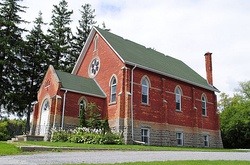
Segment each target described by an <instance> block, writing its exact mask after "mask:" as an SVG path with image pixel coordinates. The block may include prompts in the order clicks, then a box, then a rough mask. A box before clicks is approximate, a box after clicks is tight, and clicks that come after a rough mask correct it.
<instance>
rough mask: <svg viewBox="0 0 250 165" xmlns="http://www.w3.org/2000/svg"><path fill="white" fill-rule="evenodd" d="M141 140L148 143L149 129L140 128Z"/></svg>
mask: <svg viewBox="0 0 250 165" xmlns="http://www.w3.org/2000/svg"><path fill="white" fill-rule="evenodd" d="M141 141H142V142H144V143H145V144H149V129H148V128H142V129H141Z"/></svg>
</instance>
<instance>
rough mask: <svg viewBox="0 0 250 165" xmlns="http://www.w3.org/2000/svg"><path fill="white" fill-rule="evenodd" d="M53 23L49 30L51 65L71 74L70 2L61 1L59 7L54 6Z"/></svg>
mask: <svg viewBox="0 0 250 165" xmlns="http://www.w3.org/2000/svg"><path fill="white" fill-rule="evenodd" d="M53 6H54V9H53V10H52V17H51V19H52V22H51V23H50V24H49V25H50V28H49V29H48V35H49V40H48V43H49V44H48V47H49V50H50V53H49V54H50V58H49V60H50V63H51V64H52V65H53V66H54V68H55V69H59V70H62V71H68V72H70V71H71V70H70V67H69V66H70V64H69V62H70V60H68V59H70V58H71V53H70V52H71V43H72V38H73V36H72V35H73V34H72V31H71V28H70V23H71V22H72V20H71V18H70V17H71V15H72V13H73V11H72V10H70V11H69V10H68V2H66V1H65V0H61V1H60V2H59V5H53Z"/></svg>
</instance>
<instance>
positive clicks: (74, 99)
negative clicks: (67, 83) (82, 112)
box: [62, 91, 106, 118]
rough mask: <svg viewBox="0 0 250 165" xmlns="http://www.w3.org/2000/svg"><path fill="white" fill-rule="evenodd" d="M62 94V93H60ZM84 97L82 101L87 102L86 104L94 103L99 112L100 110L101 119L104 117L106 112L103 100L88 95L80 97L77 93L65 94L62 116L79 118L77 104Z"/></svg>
mask: <svg viewBox="0 0 250 165" xmlns="http://www.w3.org/2000/svg"><path fill="white" fill-rule="evenodd" d="M62 92H64V91H62ZM83 96H84V99H85V100H86V101H87V103H91V102H92V103H96V105H98V106H99V107H100V108H101V110H102V117H103V118H105V117H106V111H105V101H104V99H103V98H98V97H93V96H88V95H82V94H78V93H73V92H67V94H66V103H65V113H64V115H65V116H67V117H75V118H78V117H79V104H78V102H79V101H80V100H81V99H82V97H83Z"/></svg>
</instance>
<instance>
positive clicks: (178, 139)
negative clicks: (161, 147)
mask: <svg viewBox="0 0 250 165" xmlns="http://www.w3.org/2000/svg"><path fill="white" fill-rule="evenodd" d="M176 143H177V146H183V133H182V132H177V133H176Z"/></svg>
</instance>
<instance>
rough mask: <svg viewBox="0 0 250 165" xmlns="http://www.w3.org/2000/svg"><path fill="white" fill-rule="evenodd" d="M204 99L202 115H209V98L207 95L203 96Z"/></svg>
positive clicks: (202, 99)
mask: <svg viewBox="0 0 250 165" xmlns="http://www.w3.org/2000/svg"><path fill="white" fill-rule="evenodd" d="M201 101H202V115H203V116H207V99H206V97H205V96H202V97H201Z"/></svg>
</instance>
